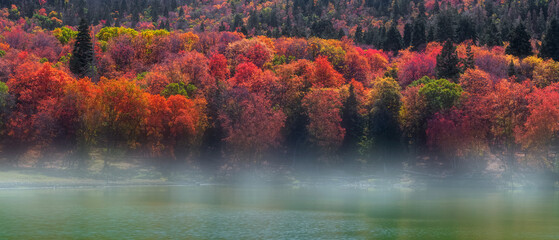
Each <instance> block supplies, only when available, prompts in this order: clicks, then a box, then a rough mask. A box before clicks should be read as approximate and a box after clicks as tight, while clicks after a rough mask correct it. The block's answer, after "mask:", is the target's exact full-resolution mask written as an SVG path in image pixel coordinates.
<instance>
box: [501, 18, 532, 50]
mask: <svg viewBox="0 0 559 240" xmlns="http://www.w3.org/2000/svg"><path fill="white" fill-rule="evenodd" d="M505 53H506V54H510V55H513V56H516V57H519V58H524V57H527V56H530V55H532V45H531V44H530V35H529V34H528V31H526V27H524V24H522V23H519V24H518V25H517V26H516V27H515V28H514V31H513V32H511V33H510V36H509V46H508V47H507V49H505Z"/></svg>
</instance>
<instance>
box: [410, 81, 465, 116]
mask: <svg viewBox="0 0 559 240" xmlns="http://www.w3.org/2000/svg"><path fill="white" fill-rule="evenodd" d="M419 95H421V96H423V97H424V98H425V100H426V102H427V109H426V111H427V112H428V114H429V115H431V114H435V113H436V112H439V111H441V110H448V109H450V108H452V107H453V106H456V105H457V104H458V103H459V101H460V96H462V87H460V85H458V84H456V83H451V82H449V81H448V80H446V79H437V80H431V81H429V82H428V83H426V84H425V85H423V87H421V89H419Z"/></svg>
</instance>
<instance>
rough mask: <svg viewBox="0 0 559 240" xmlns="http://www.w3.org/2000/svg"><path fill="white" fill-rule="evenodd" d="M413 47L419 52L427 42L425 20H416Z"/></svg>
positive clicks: (412, 38)
mask: <svg viewBox="0 0 559 240" xmlns="http://www.w3.org/2000/svg"><path fill="white" fill-rule="evenodd" d="M410 41H411V46H412V47H413V49H415V50H417V49H419V48H421V47H423V45H424V44H425V43H426V42H427V39H426V36H425V20H424V19H423V18H419V19H416V20H415V21H414V22H413V30H412V36H411V40H410Z"/></svg>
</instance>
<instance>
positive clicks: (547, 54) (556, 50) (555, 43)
mask: <svg viewBox="0 0 559 240" xmlns="http://www.w3.org/2000/svg"><path fill="white" fill-rule="evenodd" d="M540 57H541V58H551V59H553V60H554V61H559V22H557V19H553V20H551V22H550V23H549V26H547V29H546V30H545V35H544V36H543V40H542V46H541V49H540Z"/></svg>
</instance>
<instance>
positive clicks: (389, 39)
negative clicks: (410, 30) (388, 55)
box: [383, 24, 402, 52]
mask: <svg viewBox="0 0 559 240" xmlns="http://www.w3.org/2000/svg"><path fill="white" fill-rule="evenodd" d="M383 45H384V50H386V51H394V52H397V51H399V50H400V49H402V35H400V32H399V31H398V29H397V28H396V24H392V26H391V27H390V28H389V29H388V31H387V32H386V38H385V40H384V44H383Z"/></svg>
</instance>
